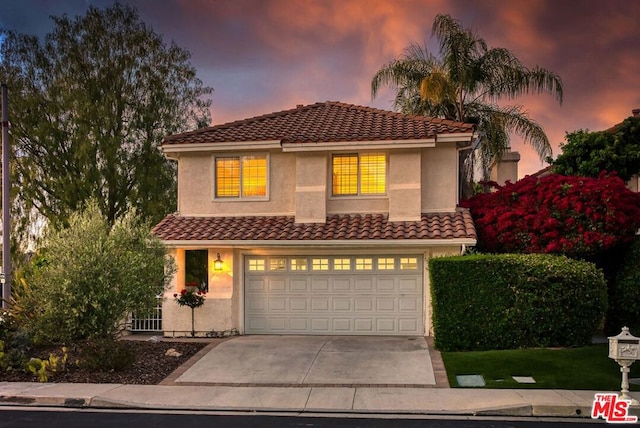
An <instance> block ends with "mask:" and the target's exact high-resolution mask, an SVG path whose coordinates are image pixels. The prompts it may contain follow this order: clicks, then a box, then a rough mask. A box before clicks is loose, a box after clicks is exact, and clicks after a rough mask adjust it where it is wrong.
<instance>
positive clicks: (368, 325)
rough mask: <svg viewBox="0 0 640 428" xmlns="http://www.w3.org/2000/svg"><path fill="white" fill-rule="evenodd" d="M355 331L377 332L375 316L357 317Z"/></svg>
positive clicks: (364, 332)
mask: <svg viewBox="0 0 640 428" xmlns="http://www.w3.org/2000/svg"><path fill="white" fill-rule="evenodd" d="M354 324H355V332H356V333H360V334H367V333H375V329H374V328H373V326H374V325H375V320H374V319H373V318H356V319H355V320H354Z"/></svg>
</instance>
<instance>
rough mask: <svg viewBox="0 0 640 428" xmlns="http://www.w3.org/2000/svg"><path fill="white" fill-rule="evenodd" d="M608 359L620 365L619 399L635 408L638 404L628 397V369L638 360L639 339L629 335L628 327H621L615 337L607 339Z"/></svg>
mask: <svg viewBox="0 0 640 428" xmlns="http://www.w3.org/2000/svg"><path fill="white" fill-rule="evenodd" d="M609 358H611V359H612V360H615V361H616V363H618V364H620V372H621V373H622V383H621V385H620V386H621V394H620V398H621V399H623V400H629V401H630V402H631V405H633V406H637V405H638V402H637V401H636V400H634V399H632V398H631V397H630V396H629V372H630V371H631V369H630V368H629V367H630V366H631V364H633V363H634V362H635V361H637V360H639V359H640V337H635V336H634V335H632V334H631V333H629V327H622V331H621V332H620V334H619V335H617V336H612V337H610V338H609Z"/></svg>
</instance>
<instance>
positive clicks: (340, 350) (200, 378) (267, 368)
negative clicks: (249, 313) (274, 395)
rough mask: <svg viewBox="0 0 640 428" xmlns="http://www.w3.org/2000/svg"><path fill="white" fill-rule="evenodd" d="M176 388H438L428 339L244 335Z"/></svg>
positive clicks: (208, 356) (216, 351) (224, 346)
mask: <svg viewBox="0 0 640 428" xmlns="http://www.w3.org/2000/svg"><path fill="white" fill-rule="evenodd" d="M175 383H176V384H178V385H179V384H185V385H186V384H208V385H230V386H233V385H237V386H247V385H264V386H267V385H269V386H396V385H397V386H423V387H424V386H434V385H435V384H436V380H435V375H434V372H433V366H432V364H431V357H430V355H429V347H428V345H427V342H426V340H425V339H424V338H423V337H368V336H367V337H363V336H356V337H354V336H240V337H236V338H233V339H231V340H227V341H225V342H222V343H220V344H219V345H218V346H216V347H215V348H213V349H212V350H211V351H210V352H209V353H208V354H206V355H205V356H204V357H202V358H201V359H200V360H199V361H197V362H196V363H195V364H194V365H193V366H191V367H190V368H189V369H188V370H186V371H185V372H184V373H183V374H182V375H181V376H180V377H178V378H177V379H176V380H175Z"/></svg>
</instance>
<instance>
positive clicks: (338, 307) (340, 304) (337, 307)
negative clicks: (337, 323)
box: [333, 297, 353, 311]
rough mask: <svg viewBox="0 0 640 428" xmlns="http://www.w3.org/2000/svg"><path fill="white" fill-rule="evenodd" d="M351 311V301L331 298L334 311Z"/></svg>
mask: <svg viewBox="0 0 640 428" xmlns="http://www.w3.org/2000/svg"><path fill="white" fill-rule="evenodd" d="M352 309H353V308H352V304H351V299H349V298H340V297H334V298H333V310H334V311H351V310H352Z"/></svg>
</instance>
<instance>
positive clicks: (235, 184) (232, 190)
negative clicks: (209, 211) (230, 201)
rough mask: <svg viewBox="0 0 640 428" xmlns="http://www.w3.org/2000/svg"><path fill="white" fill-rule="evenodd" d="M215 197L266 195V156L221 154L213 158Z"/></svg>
mask: <svg viewBox="0 0 640 428" xmlns="http://www.w3.org/2000/svg"><path fill="white" fill-rule="evenodd" d="M215 195H216V198H255V197H265V196H267V156H266V155H251V156H222V157H216V159H215Z"/></svg>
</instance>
